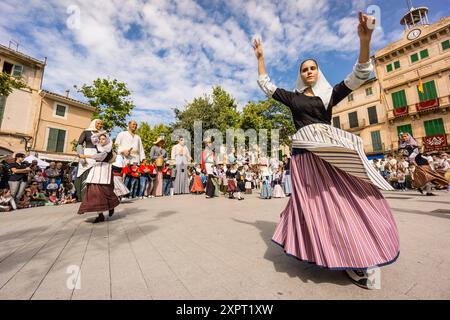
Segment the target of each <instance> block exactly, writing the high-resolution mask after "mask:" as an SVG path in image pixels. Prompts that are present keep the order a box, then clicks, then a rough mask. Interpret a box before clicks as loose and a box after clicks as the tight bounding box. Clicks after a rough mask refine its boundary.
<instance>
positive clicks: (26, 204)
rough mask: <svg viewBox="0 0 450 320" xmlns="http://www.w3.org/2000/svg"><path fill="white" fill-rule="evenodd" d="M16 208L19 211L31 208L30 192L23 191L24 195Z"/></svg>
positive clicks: (27, 190) (28, 190)
mask: <svg viewBox="0 0 450 320" xmlns="http://www.w3.org/2000/svg"><path fill="white" fill-rule="evenodd" d="M17 207H18V208H19V209H26V208H30V207H31V190H30V189H25V194H24V195H23V197H22V199H21V200H20V201H19V203H18V204H17Z"/></svg>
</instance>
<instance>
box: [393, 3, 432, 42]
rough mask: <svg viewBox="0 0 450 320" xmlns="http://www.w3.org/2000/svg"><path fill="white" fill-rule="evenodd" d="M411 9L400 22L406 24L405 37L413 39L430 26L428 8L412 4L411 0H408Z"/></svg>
mask: <svg viewBox="0 0 450 320" xmlns="http://www.w3.org/2000/svg"><path fill="white" fill-rule="evenodd" d="M408 6H409V11H408V12H407V13H406V14H405V15H404V16H403V18H402V19H401V20H400V24H401V25H403V26H405V32H404V39H405V40H409V41H413V40H416V39H417V38H419V37H420V35H421V34H422V33H423V32H424V28H426V27H427V26H429V22H428V8H427V7H418V8H414V7H413V6H412V3H411V0H408Z"/></svg>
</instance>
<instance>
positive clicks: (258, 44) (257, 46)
mask: <svg viewBox="0 0 450 320" xmlns="http://www.w3.org/2000/svg"><path fill="white" fill-rule="evenodd" d="M252 47H253V50H255V55H256V58H257V59H258V60H259V59H261V58H263V57H264V54H263V48H262V41H261V39H260V38H255V39H253V41H252Z"/></svg>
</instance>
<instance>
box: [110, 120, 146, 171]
mask: <svg viewBox="0 0 450 320" xmlns="http://www.w3.org/2000/svg"><path fill="white" fill-rule="evenodd" d="M137 127H138V125H137V122H136V121H135V120H131V121H130V122H128V131H122V132H120V133H119V134H118V135H117V138H116V141H115V143H116V144H117V145H118V150H117V151H118V152H119V153H120V154H122V155H123V156H124V157H125V159H126V161H127V163H133V162H137V163H141V161H142V160H143V159H145V151H144V146H143V145H142V140H141V137H139V136H138V135H137V134H136V130H137Z"/></svg>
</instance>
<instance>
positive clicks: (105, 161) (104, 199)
mask: <svg viewBox="0 0 450 320" xmlns="http://www.w3.org/2000/svg"><path fill="white" fill-rule="evenodd" d="M91 141H92V144H93V145H95V146H96V149H97V153H96V154H95V155H87V154H80V155H79V157H80V158H81V159H93V160H95V161H96V162H95V164H94V165H93V166H92V169H91V170H90V172H89V174H88V176H87V178H86V192H85V194H84V196H83V198H82V201H81V205H80V208H79V210H78V214H84V213H86V212H97V213H98V216H97V218H95V220H94V223H98V222H103V221H105V216H104V215H103V212H105V211H108V212H109V216H110V217H112V215H113V214H114V208H115V207H117V206H118V205H119V203H120V202H119V199H118V198H117V196H116V195H115V193H114V179H113V175H112V166H111V164H110V162H113V161H114V159H113V158H114V154H113V151H112V142H111V140H110V139H109V137H108V136H107V135H106V134H105V133H98V134H93V135H92V136H91Z"/></svg>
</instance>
